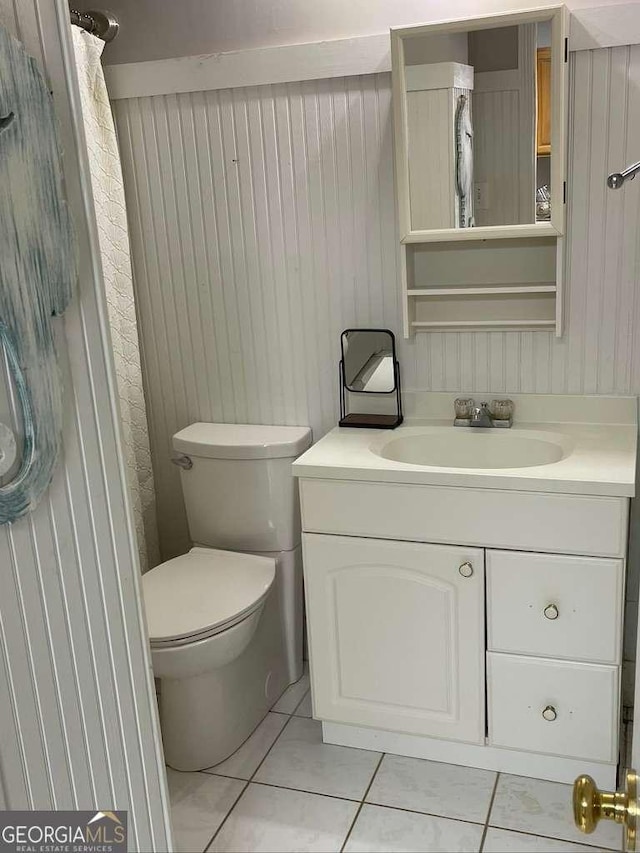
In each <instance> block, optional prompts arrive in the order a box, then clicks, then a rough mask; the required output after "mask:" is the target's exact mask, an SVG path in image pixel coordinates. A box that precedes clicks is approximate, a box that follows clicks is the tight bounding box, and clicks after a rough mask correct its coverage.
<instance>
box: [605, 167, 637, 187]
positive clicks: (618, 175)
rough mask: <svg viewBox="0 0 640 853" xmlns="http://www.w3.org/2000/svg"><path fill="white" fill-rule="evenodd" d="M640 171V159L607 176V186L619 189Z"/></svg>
mask: <svg viewBox="0 0 640 853" xmlns="http://www.w3.org/2000/svg"><path fill="white" fill-rule="evenodd" d="M638 172H640V160H639V161H638V162H637V163H633V164H632V165H631V166H627V168H626V169H624V170H623V171H622V172H612V173H611V174H610V175H609V177H608V178H607V186H608V187H609V189H611V190H619V189H620V187H621V186H622V185H623V184H624V182H625V181H626V180H629V181H632V180H633V179H634V178H635V176H636V175H637V174H638Z"/></svg>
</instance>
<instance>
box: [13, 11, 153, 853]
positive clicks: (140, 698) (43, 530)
mask: <svg viewBox="0 0 640 853" xmlns="http://www.w3.org/2000/svg"><path fill="white" fill-rule="evenodd" d="M67 19H68V7H67V4H66V2H65V0H56V3H51V2H50V0H0V21H1V22H2V24H3V25H4V26H6V27H7V28H8V29H9V30H10V31H11V32H13V33H15V34H16V35H17V36H18V38H20V39H21V40H22V41H23V42H24V44H25V45H26V47H27V49H28V50H29V52H30V53H31V54H32V55H33V56H35V57H36V58H37V60H38V61H39V62H40V63H41V65H42V66H44V67H45V68H46V71H47V73H48V77H49V81H50V83H51V85H52V88H53V91H54V99H55V104H56V111H57V113H58V118H59V120H60V128H61V142H62V147H63V150H64V152H65V155H66V160H65V181H66V187H67V194H68V198H69V201H70V204H71V207H72V212H73V218H74V221H75V226H76V230H77V233H78V238H79V242H80V279H79V282H78V288H77V292H76V294H75V296H74V299H73V302H72V305H71V306H70V308H69V309H68V311H67V312H66V315H65V318H64V320H63V321H59V323H58V330H57V331H58V346H59V353H60V362H61V369H62V373H63V382H64V387H65V394H66V404H67V405H66V421H65V425H64V458H63V459H62V460H61V461H60V464H59V467H58V470H57V472H56V475H55V477H54V481H53V483H52V486H51V488H50V490H49V492H48V494H47V495H45V497H44V498H43V500H42V501H41V503H40V505H39V506H38V508H37V509H36V511H34V512H33V513H32V514H31V515H29V516H28V517H26V518H24V519H21V520H19V521H17V522H16V523H15V524H12V525H6V526H3V527H0V568H1V572H2V587H1V588H2V595H1V596H0V755H1V764H0V806H1V807H2V808H3V809H47V810H49V809H87V810H89V809H96V808H100V809H126V810H128V825H129V849H130V850H139V851H148V850H154V851H155V850H157V851H163V850H168V849H169V848H170V840H169V833H170V828H169V818H168V803H167V798H166V792H165V782H164V769H163V766H162V752H161V744H160V739H159V731H158V726H157V715H156V713H155V710H154V707H153V704H152V702H153V699H152V695H153V694H152V689H153V687H152V679H151V675H150V669H149V666H150V662H149V654H148V649H147V644H146V640H145V638H144V635H143V620H142V614H141V611H140V599H139V592H138V565H137V555H136V553H135V550H134V548H135V545H134V532H133V526H132V524H133V522H132V516H131V511H130V508H129V507H128V503H127V497H126V491H125V490H126V485H125V483H126V480H125V471H124V467H123V463H122V458H121V452H120V440H119V436H118V429H117V408H116V404H115V400H116V397H115V385H114V375H113V366H112V359H111V358H110V357H109V355H108V352H109V350H108V334H107V326H106V320H105V317H106V305H105V303H104V294H103V293H101V290H100V289H101V286H102V283H101V272H100V270H99V269H96V267H95V265H94V262H93V258H95V257H96V255H92V254H91V253H90V245H92V246H93V249H94V251H95V252H96V253H97V232H96V230H95V222H93V223H92V221H91V216H92V214H91V210H90V209H88V208H86V207H85V206H84V201H85V197H84V196H83V189H82V176H81V175H82V166H81V165H79V163H78V149H77V147H76V146H77V143H78V139H77V138H76V137H75V135H74V122H73V121H72V118H71V108H70V96H69V91H68V89H67V87H66V84H65V77H64V68H63V60H62V56H63V54H62V50H63V46H64V42H63V43H62V44H61V41H60V35H59V29H58V21H65V23H66V20H67ZM69 48H70V41H68V39H67V43H66V49H67V51H68V50H69ZM75 127H76V128H77V125H75ZM84 170H85V171H84V180H85V181H87V180H88V171H87V167H86V162H85V164H84ZM85 186H86V184H85ZM0 381H2V380H0ZM3 419H4V418H3Z"/></svg>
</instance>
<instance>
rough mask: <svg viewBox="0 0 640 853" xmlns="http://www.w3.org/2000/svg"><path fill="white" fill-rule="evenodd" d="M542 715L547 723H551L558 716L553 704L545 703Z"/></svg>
mask: <svg viewBox="0 0 640 853" xmlns="http://www.w3.org/2000/svg"><path fill="white" fill-rule="evenodd" d="M542 717H543V719H545V720H546V721H547V722H548V723H552V722H553V721H554V720H555V719H557V717H558V712H557V711H556V709H555V708H554V707H553V705H547V707H546V708H545V709H544V710H543V711H542Z"/></svg>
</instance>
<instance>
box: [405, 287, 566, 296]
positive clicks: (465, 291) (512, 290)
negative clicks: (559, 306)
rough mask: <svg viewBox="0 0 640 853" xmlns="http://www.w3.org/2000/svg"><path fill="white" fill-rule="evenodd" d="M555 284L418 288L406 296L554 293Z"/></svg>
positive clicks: (408, 291)
mask: <svg viewBox="0 0 640 853" xmlns="http://www.w3.org/2000/svg"><path fill="white" fill-rule="evenodd" d="M555 292H556V286H555V284H524V285H518V286H517V287H516V286H513V287H509V286H506V287H504V286H500V285H498V286H497V287H464V286H460V287H420V288H417V289H414V290H407V296H416V297H418V298H426V299H429V298H434V297H437V296H508V295H509V294H514V295H517V294H522V293H555Z"/></svg>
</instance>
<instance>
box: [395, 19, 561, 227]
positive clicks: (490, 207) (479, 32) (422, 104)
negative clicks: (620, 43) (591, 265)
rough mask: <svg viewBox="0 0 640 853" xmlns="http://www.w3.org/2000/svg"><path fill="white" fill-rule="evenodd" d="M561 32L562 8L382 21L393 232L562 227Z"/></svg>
mask: <svg viewBox="0 0 640 853" xmlns="http://www.w3.org/2000/svg"><path fill="white" fill-rule="evenodd" d="M564 38H565V36H564V12H563V8H562V7H553V8H551V9H545V10H539V11H536V12H523V13H515V14H510V15H497V16H490V17H485V18H479V19H475V20H470V21H454V22H450V23H448V24H434V25H425V26H420V27H410V28H406V29H401V30H392V57H393V77H394V80H393V83H394V110H395V131H396V155H397V157H398V164H397V165H398V180H399V194H400V198H399V201H400V219H401V231H402V233H401V236H402V238H403V239H406V238H407V237H409V238H411V237H412V236H413V237H416V238H419V237H423V238H424V239H430V237H429V235H432V236H431V239H446V236H445V235H446V232H450V233H452V232H458V233H457V236H455V238H454V237H452V239H464V238H465V236H467V235H465V234H461V233H460V232H462V231H465V232H467V233H468V239H474V238H475V239H478V238H480V237H481V236H482V235H481V234H480V233H477V230H478V229H485V230H488V231H489V232H490V233H487V234H486V236H491V237H493V236H501V234H500V230H501V229H505V228H514V227H516V228H517V231H518V234H519V235H521V236H523V235H524V234H525V233H526V235H527V236H529V235H530V236H533V235H535V234H536V233H540V234H543V233H544V234H547V235H549V234H551V233H553V234H560V233H562V228H563V223H564V198H563V195H564V193H563V190H564V188H563V186H562V183H563V181H564V124H565V122H564V117H563V116H564V100H565V98H564V78H565V72H564V65H565V55H564ZM555 206H558V208H562V209H561V210H560V209H558V210H557V211H556V210H554V207H555ZM540 226H541V227H542V229H540ZM545 226H546V227H545ZM496 229H497V231H496ZM523 229H524V230H523ZM442 232H445V234H442ZM470 232H474V233H473V234H471V233H470ZM504 236H508V235H507V234H504Z"/></svg>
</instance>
